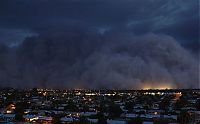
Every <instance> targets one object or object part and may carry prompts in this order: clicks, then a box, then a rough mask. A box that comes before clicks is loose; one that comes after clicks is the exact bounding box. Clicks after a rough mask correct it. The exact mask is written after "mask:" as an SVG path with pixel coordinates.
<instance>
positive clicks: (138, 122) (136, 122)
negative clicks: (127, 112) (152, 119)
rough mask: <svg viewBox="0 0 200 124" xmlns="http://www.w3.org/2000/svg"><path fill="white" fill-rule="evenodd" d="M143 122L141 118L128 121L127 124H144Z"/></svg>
mask: <svg viewBox="0 0 200 124" xmlns="http://www.w3.org/2000/svg"><path fill="white" fill-rule="evenodd" d="M142 123H143V121H142V119H141V118H140V117H137V118H133V119H131V120H129V121H127V124H142Z"/></svg>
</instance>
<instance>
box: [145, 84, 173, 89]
mask: <svg viewBox="0 0 200 124" xmlns="http://www.w3.org/2000/svg"><path fill="white" fill-rule="evenodd" d="M173 88H175V86H173V85H172V84H168V83H166V84H163V83H162V84H159V83H145V84H144V85H143V86H142V89H144V90H150V89H158V90H165V89H173Z"/></svg>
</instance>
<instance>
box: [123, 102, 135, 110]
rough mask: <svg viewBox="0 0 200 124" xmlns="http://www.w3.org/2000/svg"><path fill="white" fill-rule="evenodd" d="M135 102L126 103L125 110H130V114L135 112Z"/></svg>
mask: <svg viewBox="0 0 200 124" xmlns="http://www.w3.org/2000/svg"><path fill="white" fill-rule="evenodd" d="M133 105H134V103H133V102H126V103H125V109H126V110H128V112H132V111H133Z"/></svg>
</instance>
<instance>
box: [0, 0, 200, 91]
mask: <svg viewBox="0 0 200 124" xmlns="http://www.w3.org/2000/svg"><path fill="white" fill-rule="evenodd" d="M198 23H199V1H198V0H175V1H174V0H57V1H54V0H1V1H0V86H1V87H14V88H34V87H38V88H59V89H73V88H76V89H77V88H79V89H176V88H178V89H179V88H180V89H181V88H185V89H190V88H192V89H195V88H197V89H198V88H199V83H200V81H199V76H200V75H199V46H200V45H199V24H198Z"/></svg>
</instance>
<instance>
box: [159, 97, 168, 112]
mask: <svg viewBox="0 0 200 124" xmlns="http://www.w3.org/2000/svg"><path fill="white" fill-rule="evenodd" d="M169 105H170V98H168V97H166V98H164V99H163V100H162V101H161V102H160V104H159V108H160V109H162V110H165V111H166V110H167V109H168V107H169Z"/></svg>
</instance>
